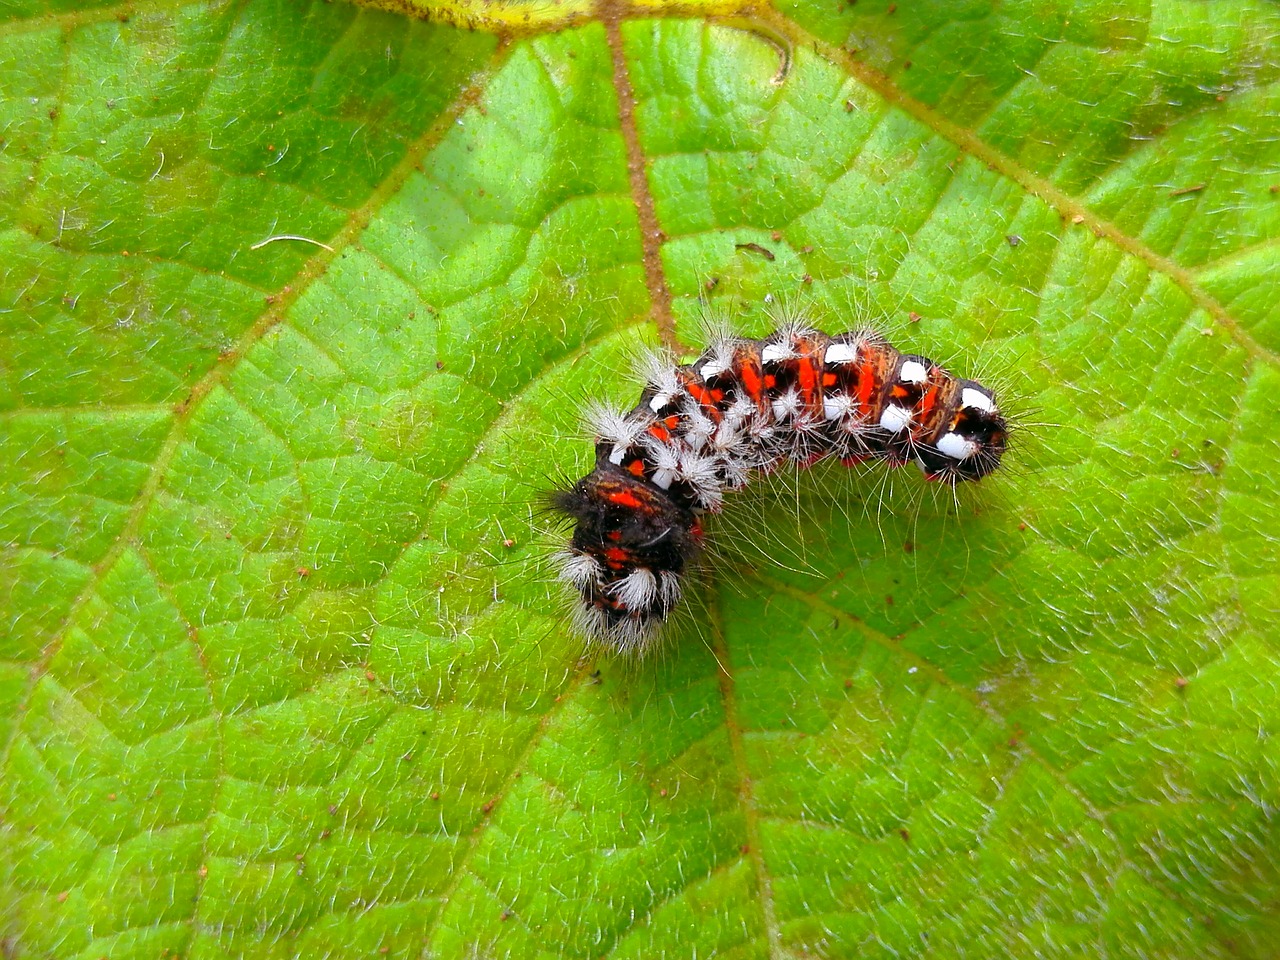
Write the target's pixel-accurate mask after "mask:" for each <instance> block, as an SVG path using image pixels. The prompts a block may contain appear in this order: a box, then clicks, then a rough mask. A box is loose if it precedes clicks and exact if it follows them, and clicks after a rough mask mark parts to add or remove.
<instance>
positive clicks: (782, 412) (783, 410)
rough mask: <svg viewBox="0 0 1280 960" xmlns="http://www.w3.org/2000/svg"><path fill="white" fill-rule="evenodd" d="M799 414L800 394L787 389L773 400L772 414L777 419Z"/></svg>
mask: <svg viewBox="0 0 1280 960" xmlns="http://www.w3.org/2000/svg"><path fill="white" fill-rule="evenodd" d="M799 414H800V394H798V393H797V392H796V391H795V390H788V391H787V392H786V393H784V394H783V395H782V396H780V397H778V399H777V400H774V401H773V415H774V416H775V417H776V418H777V419H779V420H790V419H794V418H795V417H797V416H799Z"/></svg>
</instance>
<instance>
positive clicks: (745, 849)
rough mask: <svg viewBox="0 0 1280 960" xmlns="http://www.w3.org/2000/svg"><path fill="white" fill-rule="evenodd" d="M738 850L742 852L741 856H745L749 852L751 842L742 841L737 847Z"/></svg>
mask: <svg viewBox="0 0 1280 960" xmlns="http://www.w3.org/2000/svg"><path fill="white" fill-rule="evenodd" d="M738 850H739V851H740V852H741V853H742V855H743V856H746V855H747V854H748V853H750V852H751V844H749V843H744V844H743V845H742V846H740V847H739V848H738Z"/></svg>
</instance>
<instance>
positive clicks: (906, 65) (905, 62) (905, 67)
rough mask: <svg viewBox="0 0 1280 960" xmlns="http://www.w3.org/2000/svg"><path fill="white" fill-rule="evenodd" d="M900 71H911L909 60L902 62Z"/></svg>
mask: <svg viewBox="0 0 1280 960" xmlns="http://www.w3.org/2000/svg"><path fill="white" fill-rule="evenodd" d="M902 69H903V70H910V69H911V61H910V60H903V61H902Z"/></svg>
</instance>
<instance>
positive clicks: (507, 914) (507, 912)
mask: <svg viewBox="0 0 1280 960" xmlns="http://www.w3.org/2000/svg"><path fill="white" fill-rule="evenodd" d="M514 916H515V914H514V913H512V912H511V911H510V910H503V911H502V920H503V921H507V920H510V919H511V918H512V917H514Z"/></svg>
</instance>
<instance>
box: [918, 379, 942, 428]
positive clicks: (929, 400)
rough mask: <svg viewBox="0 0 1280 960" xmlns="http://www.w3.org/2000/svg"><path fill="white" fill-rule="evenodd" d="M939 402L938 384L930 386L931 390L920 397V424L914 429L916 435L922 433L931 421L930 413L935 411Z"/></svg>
mask: <svg viewBox="0 0 1280 960" xmlns="http://www.w3.org/2000/svg"><path fill="white" fill-rule="evenodd" d="M937 402H938V384H936V383H935V384H934V385H933V386H931V387H930V388H929V392H928V393H926V394H925V395H924V396H923V397H921V398H920V402H919V403H918V404H917V405H916V407H917V409H918V410H919V414H918V416H919V420H918V421H917V422H918V423H919V426H917V427H916V428H915V430H914V431H912V432H913V433H914V434H915V435H916V436H919V435H920V434H922V433H923V432H924V431H925V429H926V426H927V424H928V421H929V415H930V414H931V413H933V408H934V406H935V405H936V404H937Z"/></svg>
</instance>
